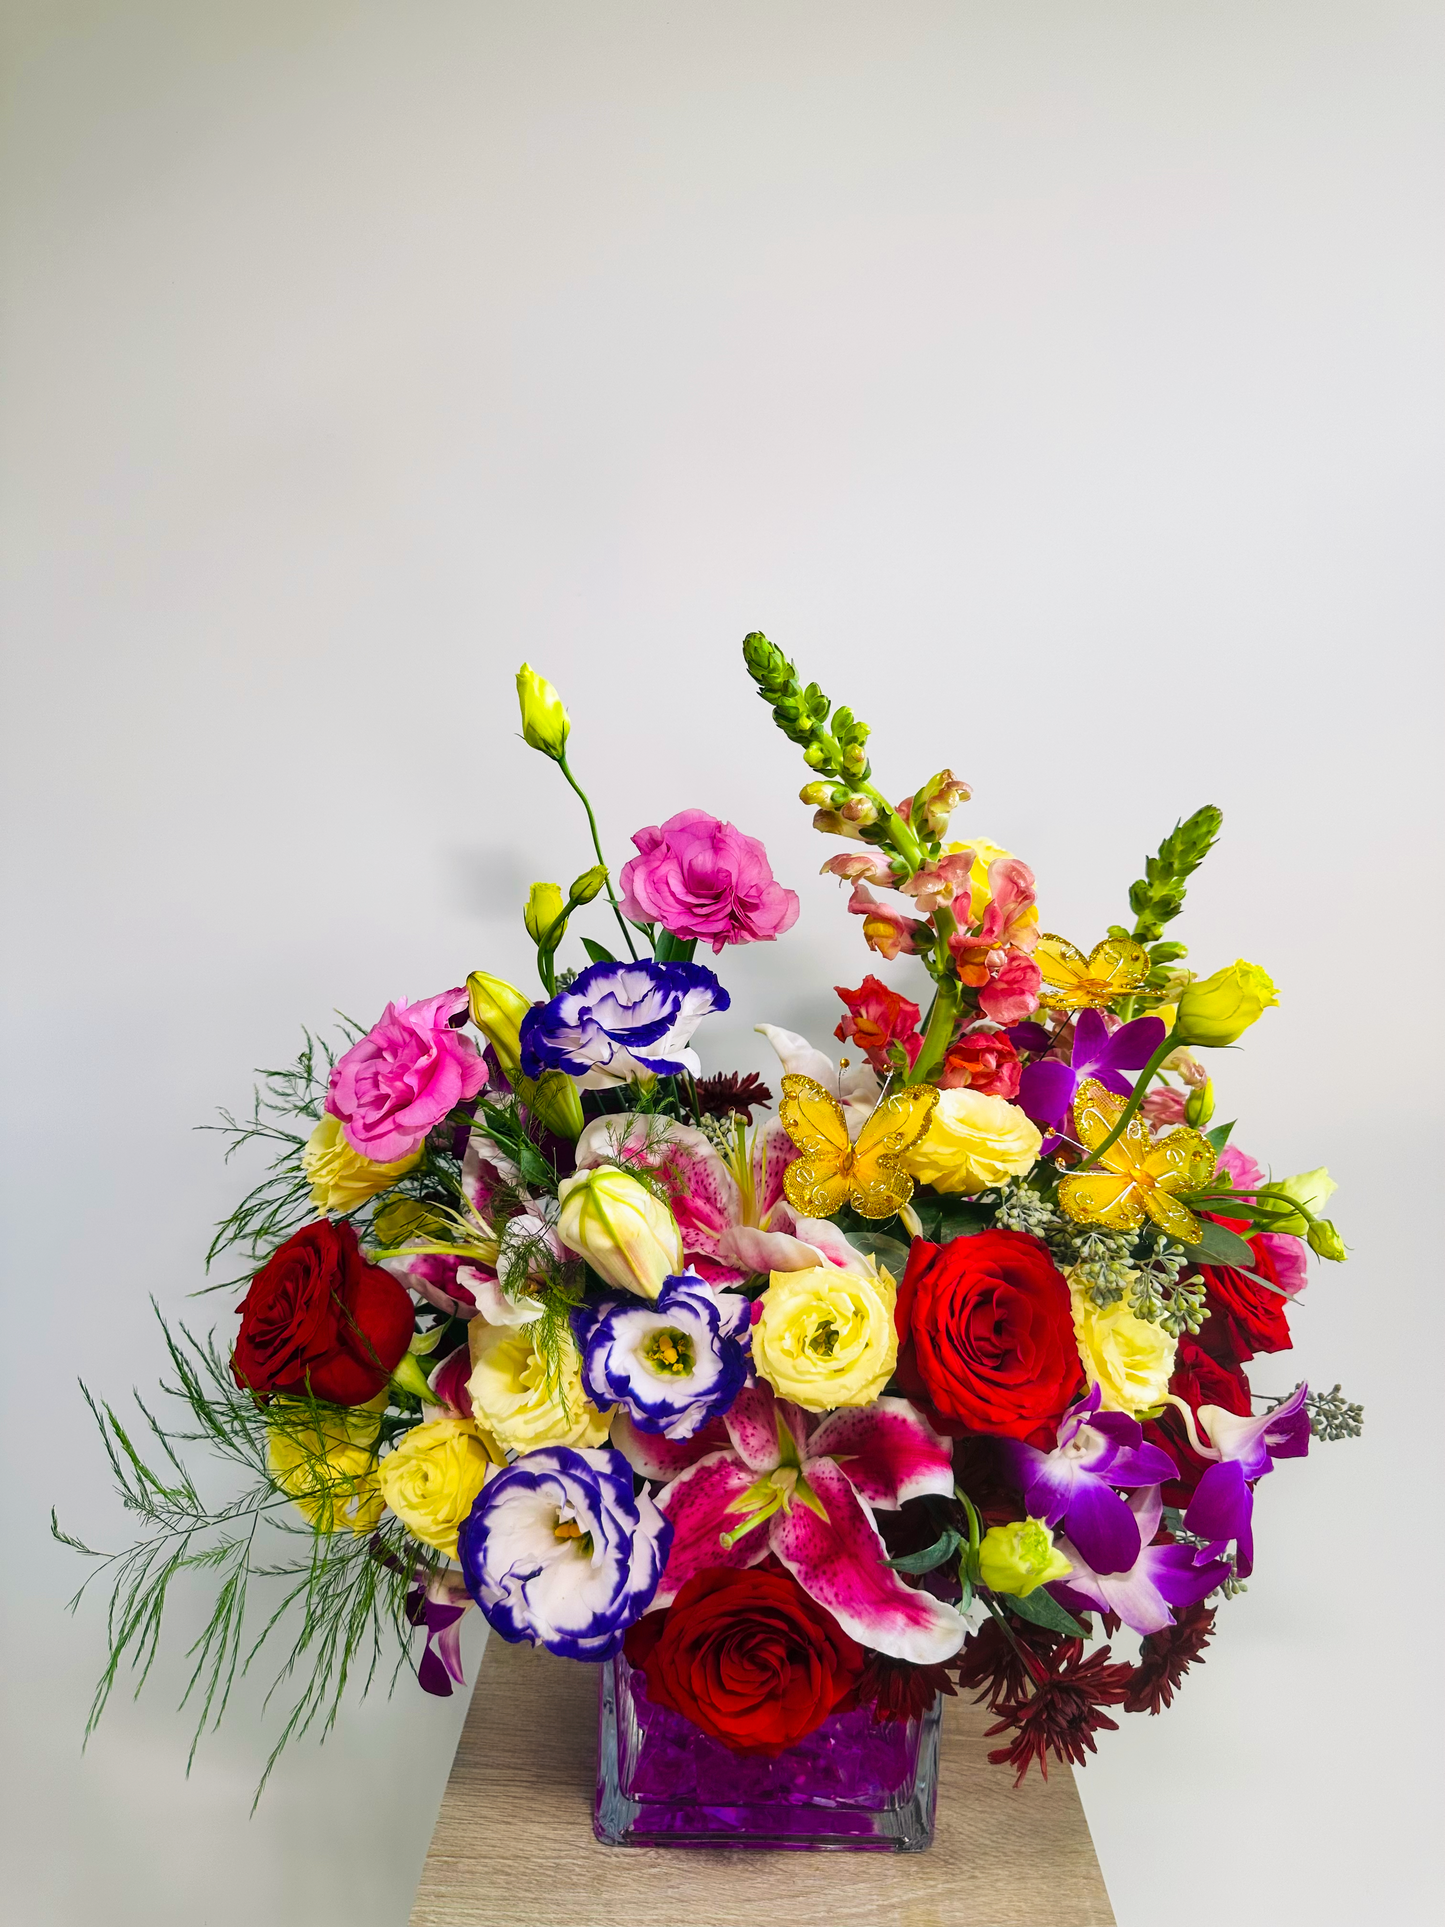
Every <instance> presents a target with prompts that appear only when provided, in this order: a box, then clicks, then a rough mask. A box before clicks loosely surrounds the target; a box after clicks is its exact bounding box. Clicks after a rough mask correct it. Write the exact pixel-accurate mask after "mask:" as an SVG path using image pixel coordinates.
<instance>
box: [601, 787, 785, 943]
mask: <svg viewBox="0 0 1445 1927" xmlns="http://www.w3.org/2000/svg"><path fill="white" fill-rule="evenodd" d="M632 841H633V842H634V843H635V844H636V845H637V848H638V851H639V853H640V854H639V855H637V856H635V857H633V858H632V860H631V862H629V863H624V864H623V866H622V914H623V916H625V917H630V918H631V920H632V921H633V922H634V923H660V924H661V925H662V927H663V929H664V930H667V931H670V932H671V933H672V935H673V936H674V937H680V938H682V939H683V941H684V942H689V941H693V940H701V941H702V942H704V943H710V944H711V945H712V947H713V950H714V952H718V951H720V950H721V949H722V947H723V945H724V944H729V943H771V942H772V941H773V939H774V938H775V937H780V936H782V934H783V932H784V931H785V930H791V929H792V927H793V925H794V924H795V923H796V922H797V920H798V896H797V892H796V891H795V890H785V889H784V888H783V886H782V884H781V883H779V882H778V881H777V880H776V879H775V877H774V876H773V871H772V866H771V864H770V863H769V862H768V853H767V851H766V850H765V849H764V848H763V846H762V844H761V843H760V842H759V841H758V839H757V838H756V837H755V836H744V835H743V833H742V831H741V830H738V829H734V827H733V825H732V824H731V823H720V822H719V821H718V819H717V818H716V817H715V816H709V815H708V814H707V812H706V810H679V811H678V813H677V815H676V816H670V817H669V818H668V819H667V821H666V822H665V823H664V824H663V825H662V826H661V828H656V827H654V828H650V829H645V830H639V831H638V832H637V834H636V835H635V836H634V837H633V839H632Z"/></svg>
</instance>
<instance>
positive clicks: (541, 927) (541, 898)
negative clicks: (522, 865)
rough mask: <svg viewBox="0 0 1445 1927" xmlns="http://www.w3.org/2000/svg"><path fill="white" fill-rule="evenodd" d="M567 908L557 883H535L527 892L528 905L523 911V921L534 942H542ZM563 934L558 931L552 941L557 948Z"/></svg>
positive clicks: (554, 947) (553, 946)
mask: <svg viewBox="0 0 1445 1927" xmlns="http://www.w3.org/2000/svg"><path fill="white" fill-rule="evenodd" d="M566 908H567V905H566V902H565V900H564V898H563V896H562V892H561V890H560V889H559V888H558V886H557V885H556V884H555V883H534V884H533V885H532V887H531V889H530V890H529V891H528V893H527V905H526V908H525V909H524V910H523V912H522V921H523V923H524V924H526V926H527V935H528V936H529V937H530V938H531V939H532V941H533V943H537V944H539V943H541V941H542V939H543V938H544V937H545V936H546V934H547V932H548V931H549V930H550V929H551V928H552V925H553V924H554V923H556V921H557V919H558V918H559V917H560V916H561V914H562V912H563V911H564V910H565V909H566ZM561 936H562V932H561V930H558V931H557V933H556V938H555V939H554V941H553V943H552V948H553V949H554V950H555V949H556V947H557V942H558V941H560V939H561Z"/></svg>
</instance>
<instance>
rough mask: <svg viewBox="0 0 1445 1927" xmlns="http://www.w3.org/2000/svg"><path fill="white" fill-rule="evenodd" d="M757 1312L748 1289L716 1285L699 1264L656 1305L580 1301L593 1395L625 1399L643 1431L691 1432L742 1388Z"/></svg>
mask: <svg viewBox="0 0 1445 1927" xmlns="http://www.w3.org/2000/svg"><path fill="white" fill-rule="evenodd" d="M750 1312H751V1307H750V1306H749V1304H748V1301H747V1299H746V1298H744V1297H742V1296H741V1294H740V1293H738V1292H734V1291H720V1292H715V1291H714V1290H713V1289H712V1287H711V1286H710V1285H708V1284H706V1283H705V1282H704V1281H703V1280H702V1279H701V1278H699V1277H698V1275H697V1273H696V1272H695V1271H685V1272H683V1273H681V1275H680V1276H677V1277H672V1278H669V1279H668V1280H667V1281H666V1283H665V1284H664V1285H663V1287H662V1290H661V1291H660V1292H659V1293H658V1295H657V1297H656V1298H655V1299H654V1301H653V1302H652V1303H651V1304H650V1305H644V1304H639V1303H638V1301H637V1300H636V1299H635V1298H628V1299H618V1298H612V1299H607V1300H604V1301H603V1302H602V1303H601V1304H597V1305H581V1306H579V1307H578V1308H577V1310H576V1311H574V1312H573V1314H572V1329H573V1331H574V1332H575V1333H576V1337H577V1344H578V1348H579V1349H580V1351H581V1353H582V1382H583V1384H584V1385H585V1386H586V1388H587V1395H588V1397H589V1398H591V1399H593V1400H594V1401H595V1402H596V1403H597V1404H598V1405H600V1406H601V1407H602V1408H603V1409H604V1410H605V1409H606V1407H608V1406H609V1405H621V1406H622V1407H624V1409H625V1410H626V1411H627V1412H628V1413H630V1415H631V1417H632V1419H633V1422H634V1423H635V1424H636V1426H637V1427H638V1429H639V1431H643V1432H660V1433H661V1434H662V1435H663V1437H664V1438H669V1439H689V1438H691V1437H692V1435H693V1433H694V1432H697V1431H699V1430H700V1429H701V1428H702V1427H703V1426H704V1425H706V1423H707V1421H708V1420H709V1419H710V1418H713V1417H715V1416H716V1415H717V1414H718V1413H720V1412H725V1411H726V1410H727V1409H728V1407H729V1406H730V1405H731V1404H732V1402H733V1400H734V1399H735V1398H736V1397H737V1395H738V1393H739V1392H740V1391H741V1390H742V1387H743V1383H744V1381H745V1379H746V1378H747V1374H748V1356H747V1349H746V1342H747V1336H748V1332H749V1329H750V1325H749V1318H750Z"/></svg>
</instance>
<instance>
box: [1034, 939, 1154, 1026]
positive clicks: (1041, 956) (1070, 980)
mask: <svg viewBox="0 0 1445 1927" xmlns="http://www.w3.org/2000/svg"><path fill="white" fill-rule="evenodd" d="M1034 962H1035V963H1036V964H1037V965H1038V967H1039V975H1040V976H1041V977H1042V978H1043V980H1044V982H1045V984H1046V985H1047V986H1048V988H1047V990H1045V991H1043V992H1042V993H1041V994H1040V997H1039V1002H1040V1003H1041V1004H1042V1005H1043V1007H1044V1009H1045V1010H1099V1009H1102V1007H1103V1006H1104V1005H1105V1004H1111V1003H1113V1001H1114V999H1115V998H1116V997H1127V996H1128V995H1129V993H1130V991H1132V990H1137V989H1138V988H1139V986H1140V984H1142V983H1143V981H1144V979H1145V978H1146V977H1147V976H1148V975H1149V958H1148V956H1147V955H1146V953H1145V950H1144V946H1143V944H1141V943H1135V941H1134V939H1133V938H1132V937H1105V939H1104V941H1103V942H1102V943H1096V944H1095V945H1094V947H1093V949H1092V950H1091V951H1090V952H1089V954H1088V956H1087V957H1086V956H1085V955H1084V953H1083V951H1082V950H1080V949H1079V948H1078V946H1077V945H1076V944H1072V943H1070V942H1069V940H1068V938H1067V937H1056V936H1054V935H1052V933H1051V932H1049V931H1045V932H1044V933H1043V934H1042V935H1041V936H1040V938H1039V941H1038V947H1037V949H1036V950H1035V951H1034Z"/></svg>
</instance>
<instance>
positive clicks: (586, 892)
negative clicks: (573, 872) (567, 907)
mask: <svg viewBox="0 0 1445 1927" xmlns="http://www.w3.org/2000/svg"><path fill="white" fill-rule="evenodd" d="M606 887H607V865H606V864H605V863H594V864H593V865H592V868H591V869H590V870H584V871H583V872H582V874H581V876H580V877H578V879H577V881H576V882H575V883H574V884H573V885H572V888H571V889H570V890H569V891H568V893H567V894H568V895H569V896H570V897H571V899H572V901H573V902H574V903H590V902H591V901H592V899H593V898H594V897H596V896H600V895H601V894H602V892H603V890H605V889H606Z"/></svg>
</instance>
